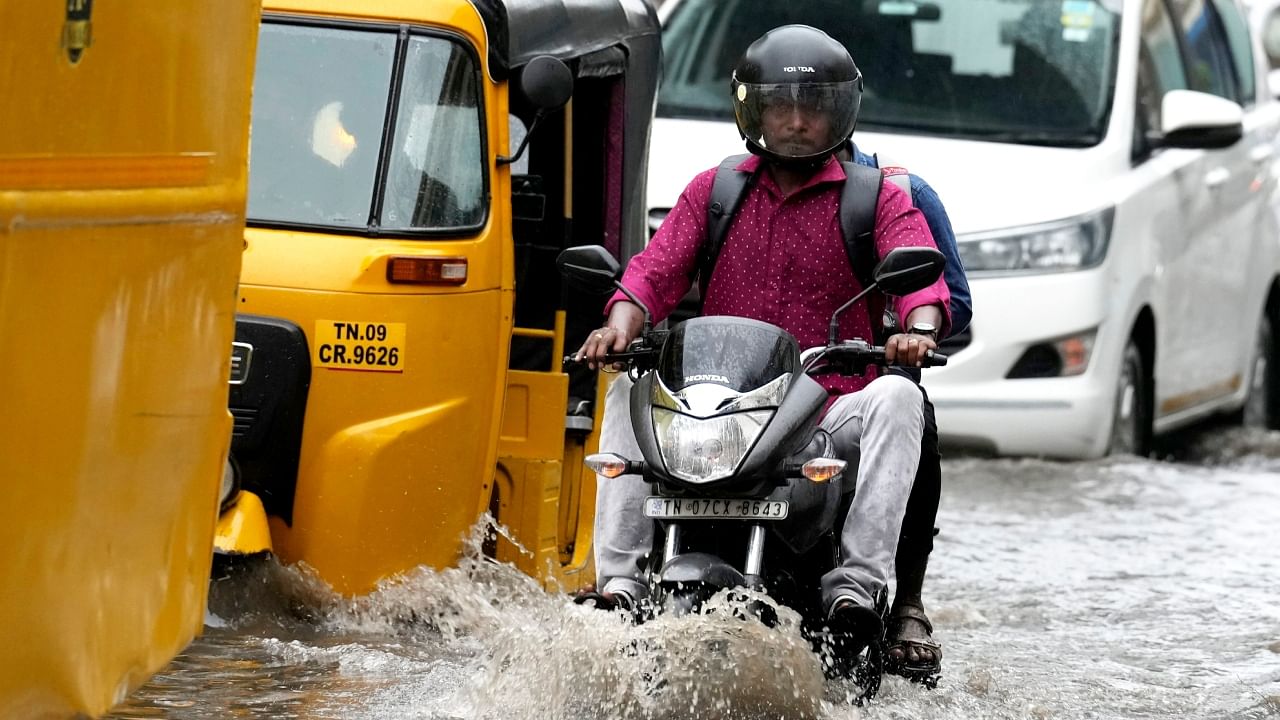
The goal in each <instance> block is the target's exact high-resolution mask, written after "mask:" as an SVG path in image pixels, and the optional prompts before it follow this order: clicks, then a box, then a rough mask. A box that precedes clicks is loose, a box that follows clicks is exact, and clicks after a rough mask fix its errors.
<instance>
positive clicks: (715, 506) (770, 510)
mask: <svg viewBox="0 0 1280 720" xmlns="http://www.w3.org/2000/svg"><path fill="white" fill-rule="evenodd" d="M787 510H788V505H787V502H786V501H785V500H743V499H741V498H726V499H718V500H717V499H714V498H670V497H647V498H645V500H644V514H645V517H651V518H658V519H662V520H719V519H722V518H729V519H748V520H782V519H783V518H785V517H786V516H787Z"/></svg>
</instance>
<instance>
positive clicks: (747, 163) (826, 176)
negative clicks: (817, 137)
mask: <svg viewBox="0 0 1280 720" xmlns="http://www.w3.org/2000/svg"><path fill="white" fill-rule="evenodd" d="M763 162H764V161H763V160H762V159H761V158H760V156H759V155H751V156H749V157H748V158H747V159H745V160H743V161H742V162H740V163H738V164H737V165H736V166H735V167H734V168H733V169H734V170H737V171H739V172H747V173H754V172H756V171H757V170H759V169H760V165H761V163H763ZM846 178H847V176H846V175H845V174H844V167H843V166H842V165H841V164H840V163H839V162H837V161H836V159H835V157H834V156H832V157H830V158H828V159H827V162H826V164H825V165H823V166H822V169H820V170H818V172H816V173H814V174H813V176H811V177H810V178H809V179H808V180H807V181H805V184H804V185H802V186H800V189H799V190H797V191H796V192H803V191H805V190H808V189H809V188H812V187H815V186H817V185H821V184H823V183H832V182H844V181H845V179H846ZM761 182H763V183H764V184H765V186H766V187H767V188H769V190H770V192H773V193H774V194H775V195H781V194H782V193H781V191H780V190H779V189H778V184H777V183H775V182H774V181H773V178H772V177H771V176H770V175H769V174H768V173H763V177H762V178H761Z"/></svg>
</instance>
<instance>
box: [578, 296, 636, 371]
mask: <svg viewBox="0 0 1280 720" xmlns="http://www.w3.org/2000/svg"><path fill="white" fill-rule="evenodd" d="M643 324H644V311H643V310H641V309H640V307H639V306H638V305H636V304H635V303H631V302H627V301H626V300H622V301H619V302H617V303H615V304H614V306H613V308H612V309H611V310H610V311H609V320H608V321H607V322H605V324H604V327H602V328H600V329H599V330H594V331H592V333H591V334H590V335H588V336H587V340H586V342H584V343H582V347H581V348H580V349H579V350H578V353H577V354H576V355H574V358H575V359H577V360H586V361H587V366H588V367H590V368H591V369H592V370H595V369H596V368H598V367H600V365H601V364H602V362H603V361H604V357H605V355H608V354H609V353H619V352H622V351H623V350H626V349H627V346H629V345H630V344H631V341H632V339H634V338H635V336H636V335H638V334H639V333H640V328H641V326H642V325H643Z"/></svg>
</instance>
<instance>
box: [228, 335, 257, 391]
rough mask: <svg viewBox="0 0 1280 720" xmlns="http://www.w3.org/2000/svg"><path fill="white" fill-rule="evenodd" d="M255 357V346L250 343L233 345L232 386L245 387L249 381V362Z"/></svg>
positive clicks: (234, 343) (235, 343)
mask: <svg viewBox="0 0 1280 720" xmlns="http://www.w3.org/2000/svg"><path fill="white" fill-rule="evenodd" d="M252 357H253V346H252V345H250V344H249V343H242V342H233V343H231V384H232V385H243V384H244V381H245V380H248V379H249V360H250V358H252Z"/></svg>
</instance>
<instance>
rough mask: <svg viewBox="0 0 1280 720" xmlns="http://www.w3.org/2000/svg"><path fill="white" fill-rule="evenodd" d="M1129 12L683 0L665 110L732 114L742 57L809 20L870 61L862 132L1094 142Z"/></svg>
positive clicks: (1028, 0)
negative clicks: (775, 32) (732, 82)
mask: <svg viewBox="0 0 1280 720" xmlns="http://www.w3.org/2000/svg"><path fill="white" fill-rule="evenodd" d="M1119 12H1120V2H1119V0H1104V1H1102V2H1095V1H1093V0H1063V1H1062V2H1047V1H1046V0H936V1H935V2H916V1H913V0H902V1H899V0H880V1H879V2H874V1H868V2H850V1H849V0H787V2H776V1H775V0H684V2H682V3H681V4H680V5H679V6H678V7H677V8H676V10H675V11H674V12H673V14H672V16H671V17H670V18H668V21H667V24H666V27H665V28H664V29H663V41H662V42H663V52H664V58H665V60H664V63H665V65H664V79H663V85H662V89H661V92H660V95H659V99H658V115H659V116H660V117H670V118H702V119H724V120H732V119H733V110H732V107H731V105H730V102H729V99H730V97H729V79H730V73H731V72H732V69H733V66H734V65H735V63H736V62H737V61H738V58H739V57H740V56H741V55H742V52H743V51H744V50H745V49H746V47H747V46H748V45H749V44H750V43H751V42H752V41H753V40H755V39H756V38H758V37H759V36H760V35H762V34H764V33H765V32H766V31H767V30H769V29H771V28H774V27H778V26H780V25H787V24H791V23H803V24H807V25H813V26H815V27H819V28H822V29H823V30H825V31H826V32H827V33H828V34H830V35H831V36H832V37H834V38H835V39H837V40H839V41H840V42H842V43H843V44H844V45H845V47H847V48H849V51H850V53H851V54H852V55H853V59H854V61H855V62H857V64H858V67H859V68H860V69H861V70H862V73H863V75H864V76H865V78H866V91H865V94H864V96H863V101H862V110H861V113H860V115H859V120H858V127H859V128H871V129H874V130H876V131H880V132H902V133H924V134H934V135H945V136H961V137H970V138H979V139H986V140H994V141H1002V142H1019V143H1030V144H1038V145H1064V146H1078V145H1093V144H1096V143H1098V142H1100V141H1101V139H1102V133H1103V130H1104V128H1105V125H1106V122H1107V117H1108V114H1109V112H1110V109H1111V90H1112V85H1113V82H1114V76H1115V58H1116V51H1117V45H1118V28H1119V19H1120V18H1119Z"/></svg>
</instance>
